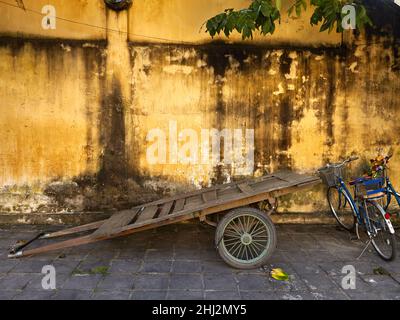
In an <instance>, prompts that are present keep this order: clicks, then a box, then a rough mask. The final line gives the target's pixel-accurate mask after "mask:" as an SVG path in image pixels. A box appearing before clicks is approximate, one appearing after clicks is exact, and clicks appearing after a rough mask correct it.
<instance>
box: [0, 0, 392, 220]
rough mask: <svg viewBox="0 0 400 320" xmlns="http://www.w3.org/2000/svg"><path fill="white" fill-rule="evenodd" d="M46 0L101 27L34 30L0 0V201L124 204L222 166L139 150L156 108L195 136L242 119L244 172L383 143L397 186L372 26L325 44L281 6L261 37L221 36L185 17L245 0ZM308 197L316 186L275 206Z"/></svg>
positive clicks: (42, 207) (54, 207)
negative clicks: (159, 159)
mask: <svg viewBox="0 0 400 320" xmlns="http://www.w3.org/2000/svg"><path fill="white" fill-rule="evenodd" d="M7 2H9V3H12V4H13V3H15V2H14V1H11V0H7ZM24 3H25V6H26V7H27V8H28V9H29V10H36V11H40V10H41V6H42V4H45V3H46V2H45V1H33V0H32V1H28V0H24ZM52 3H53V4H54V5H55V6H56V8H57V15H58V16H59V17H63V18H68V19H70V20H74V21H82V22H85V23H86V22H87V23H90V24H92V25H96V26H104V27H105V26H106V27H107V28H108V29H109V30H108V31H106V30H104V29H101V28H94V27H93V26H92V27H88V26H81V25H77V24H74V23H71V22H69V23H67V22H66V21H64V20H60V21H58V22H57V29H56V30H46V31H45V30H42V29H41V26H40V20H41V17H40V16H39V15H35V14H31V12H30V11H29V10H28V11H26V12H24V11H23V10H21V9H17V8H13V7H10V8H8V7H5V6H2V5H1V6H0V16H1V17H2V19H1V20H0V35H1V36H0V111H1V117H0V186H1V187H2V189H1V190H2V192H1V193H0V211H11V212H21V211H23V212H37V211H43V212H49V211H56V212H60V211H64V210H68V211H69V210H99V209H100V210H102V209H104V208H112V207H126V206H129V205H132V204H135V203H138V202H143V201H147V200H149V199H152V198H154V197H158V196H160V195H161V194H162V193H175V192H180V191H183V190H187V189H188V188H194V187H200V186H204V185H208V184H210V183H212V182H215V181H219V182H222V181H228V180H229V179H232V178H234V177H235V170H234V169H233V168H231V167H230V166H225V167H222V168H219V169H217V168H216V166H213V165H210V164H208V165H182V164H165V165H160V164H159V165H151V164H149V163H148V161H147V159H146V150H147V148H148V146H149V143H148V142H146V135H147V134H148V132H149V131H150V130H152V129H154V128H160V129H163V130H164V131H165V132H168V126H169V123H170V121H175V122H176V123H177V126H178V131H180V130H182V129H193V130H195V131H196V132H197V133H198V134H199V135H200V130H201V129H211V128H216V129H223V128H228V129H236V128H242V129H246V128H247V129H254V130H255V164H256V166H255V168H254V175H261V174H263V173H266V172H273V171H276V170H279V169H284V168H290V169H293V170H296V171H300V172H314V171H315V169H317V168H318V167H320V166H322V165H323V164H324V163H325V162H327V161H336V160H338V159H339V158H340V157H341V156H345V155H348V154H351V153H357V154H361V155H366V156H367V157H370V156H372V155H373V154H374V153H375V151H376V148H377V147H384V148H388V147H390V146H393V147H394V151H395V157H394V159H393V164H392V170H393V178H394V182H395V183H397V184H400V179H397V178H396V174H395V173H396V172H398V170H399V169H400V153H399V139H398V137H397V132H398V131H399V125H398V121H397V120H396V119H398V118H399V116H400V112H399V109H398V108H397V105H398V104H399V102H400V98H399V95H398V92H399V91H400V81H399V80H400V79H399V77H400V75H399V72H398V71H395V70H394V68H393V65H394V64H395V63H396V61H395V60H396V56H395V50H393V47H391V46H386V47H385V46H384V45H382V44H380V43H382V38H379V37H373V38H372V39H369V41H370V43H377V44H375V45H373V44H371V45H368V46H365V45H363V44H361V45H359V46H357V47H354V48H348V49H341V48H339V47H332V45H337V44H338V43H339V42H340V38H339V37H338V36H337V35H336V34H331V35H328V34H325V33H324V34H320V33H319V32H318V30H317V29H316V28H311V27H310V26H309V23H308V20H307V19H308V17H307V15H306V16H305V17H304V18H302V19H300V20H294V21H292V20H290V21H289V20H286V19H283V21H282V24H283V25H282V26H281V27H280V28H279V29H278V31H277V33H276V34H275V35H274V36H272V37H269V36H268V37H265V38H261V37H257V39H256V41H255V42H245V43H243V42H242V41H241V40H240V39H239V38H238V37H233V40H235V41H234V43H231V44H229V45H223V44H216V43H213V42H211V41H210V39H209V37H208V36H207V35H206V34H204V33H199V28H200V26H201V24H202V23H203V22H204V21H205V20H206V19H207V18H208V17H210V16H212V15H214V14H215V13H217V12H219V11H221V10H222V9H223V8H228V7H237V8H238V7H243V6H246V5H247V4H248V1H239V0H230V1H228V0H226V1H213V2H211V3H210V4H208V3H207V5H206V4H205V2H204V3H203V1H198V0H190V1H189V0H186V1H183V0H169V1H163V0H159V1H155V0H147V1H145V0H136V1H134V5H133V6H132V8H131V9H130V10H129V12H122V13H119V14H116V13H114V12H112V11H110V10H106V9H105V7H104V4H103V2H102V1H83V0H79V1H78V0H74V1H68V2H66V1H60V0H57V1H53V2H52ZM308 15H309V13H308ZM115 30H120V31H121V32H115ZM17 36H18V37H17ZM106 39H107V41H105V40H106ZM181 42H184V43H181ZM362 42H365V41H364V40H362ZM167 143H169V141H167ZM154 191H156V192H159V194H158V195H156V194H154ZM323 208H326V207H325V200H324V195H323V193H322V192H320V190H319V188H316V189H315V190H314V191H313V192H308V193H302V194H299V195H295V196H293V197H291V198H287V199H286V201H285V202H284V203H283V207H282V210H288V211H306V212H309V211H311V210H315V209H323Z"/></svg>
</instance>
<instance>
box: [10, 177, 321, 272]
mask: <svg viewBox="0 0 400 320" xmlns="http://www.w3.org/2000/svg"><path fill="white" fill-rule="evenodd" d="M318 183H320V179H319V177H316V176H308V175H301V174H297V173H293V172H279V173H274V174H271V175H267V176H263V177H260V178H256V179H249V180H244V181H241V182H233V183H229V184H223V185H217V186H214V187H210V188H206V189H201V190H197V191H193V192H189V193H186V194H181V195H177V196H174V197H169V198H164V199H161V200H158V201H154V202H151V203H147V204H144V205H140V206H136V207H134V208H132V209H130V210H124V211H119V212H117V213H115V214H113V215H112V216H111V217H110V218H109V219H106V220H102V221H98V222H94V223H90V224H86V225H82V226H78V227H74V228H69V229H65V230H62V231H58V232H53V233H47V234H40V235H38V236H36V237H35V238H34V239H32V240H30V241H28V242H26V243H24V244H23V245H20V246H16V247H14V248H13V249H12V250H11V251H10V254H9V258H19V257H26V256H31V255H35V254H40V253H44V252H49V251H53V250H60V249H64V248H70V247H76V246H80V245H84V244H88V243H93V242H97V241H101V240H106V239H112V238H116V237H121V236H126V235H130V234H133V233H136V232H140V231H143V230H149V229H153V228H157V227H160V226H165V225H169V224H173V223H176V222H180V221H185V220H190V219H195V218H198V219H200V221H204V222H206V223H209V224H211V225H214V226H216V227H217V230H216V235H215V246H216V248H217V250H218V251H219V254H220V255H221V257H222V259H223V260H224V261H225V262H227V263H228V264H229V265H231V266H233V267H236V268H241V269H249V268H255V267H259V266H261V265H263V264H265V262H266V261H267V260H268V258H269V257H270V256H271V255H272V253H273V251H274V249H275V247H276V231H275V227H274V225H273V223H272V221H271V219H270V217H269V214H270V213H271V212H273V211H274V210H275V209H276V199H277V198H278V197H280V196H282V195H285V194H289V193H293V192H297V191H299V190H302V189H305V188H309V187H312V186H314V185H316V184H318ZM260 203H263V204H264V205H263V206H259V205H258V204H260ZM260 207H261V209H260ZM217 214H223V216H222V215H221V217H222V218H221V219H220V220H219V222H218V223H217V222H215V220H216V219H214V221H211V220H210V216H211V215H214V217H215V216H216V215H217ZM80 233H82V234H81V235H80V236H79V237H77V238H72V239H69V240H65V241H61V242H57V243H53V244H48V245H45V246H42V247H37V248H33V249H29V250H23V249H24V248H26V247H27V246H28V245H29V244H31V243H32V242H33V241H35V240H38V239H50V238H55V237H61V236H67V235H72V234H80ZM83 233H86V234H83Z"/></svg>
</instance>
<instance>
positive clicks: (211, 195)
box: [201, 189, 217, 203]
mask: <svg viewBox="0 0 400 320" xmlns="http://www.w3.org/2000/svg"><path fill="white" fill-rule="evenodd" d="M201 197H202V198H203V201H204V202H205V203H207V202H212V201H215V200H217V190H216V189H214V190H211V191H207V192H204V193H202V194H201Z"/></svg>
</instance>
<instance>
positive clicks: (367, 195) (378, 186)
mask: <svg viewBox="0 0 400 320" xmlns="http://www.w3.org/2000/svg"><path fill="white" fill-rule="evenodd" d="M355 160H358V157H350V158H348V159H346V160H344V161H343V162H341V163H334V164H328V165H326V166H325V167H323V168H320V169H319V170H318V172H319V174H320V177H321V179H322V180H323V182H324V183H325V184H326V185H327V186H328V190H327V199H328V203H329V207H330V210H331V212H332V214H333V216H334V217H335V219H336V221H337V222H338V223H339V225H340V226H341V227H342V228H344V229H345V230H347V231H350V232H353V231H355V232H356V234H357V238H358V239H360V234H359V228H362V229H364V231H365V232H366V234H367V236H368V238H369V241H368V243H367V246H366V247H365V249H364V250H363V252H362V253H361V255H362V254H363V253H364V251H365V250H366V249H367V247H368V246H369V244H370V243H372V245H373V247H374V249H375V250H376V251H377V253H378V254H379V256H380V257H381V258H382V259H384V260H386V261H391V260H393V259H394V258H395V256H396V248H395V243H396V239H395V231H394V228H393V225H392V223H391V221H390V215H389V214H388V213H387V212H385V210H384V208H383V207H382V206H381V205H380V204H379V203H378V200H379V199H382V198H383V197H385V196H386V188H384V187H383V186H382V179H365V178H358V179H355V180H353V181H351V182H350V185H351V186H352V187H353V189H354V196H353V195H352V194H351V192H350V190H349V189H348V188H347V186H346V183H345V182H344V180H343V168H344V166H345V165H347V164H349V163H350V162H352V161H355ZM361 255H360V256H361Z"/></svg>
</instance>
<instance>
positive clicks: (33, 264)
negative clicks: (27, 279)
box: [12, 259, 53, 273]
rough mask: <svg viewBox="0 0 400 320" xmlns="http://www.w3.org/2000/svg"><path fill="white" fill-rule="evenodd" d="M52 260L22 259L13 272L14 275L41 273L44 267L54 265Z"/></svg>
mask: <svg viewBox="0 0 400 320" xmlns="http://www.w3.org/2000/svg"><path fill="white" fill-rule="evenodd" d="M52 263H53V262H52V261H51V260H50V261H49V260H24V259H21V261H20V263H18V264H17V265H16V266H15V267H14V268H13V270H12V272H13V273H41V272H42V269H43V267H44V266H48V265H53V264H52Z"/></svg>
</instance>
